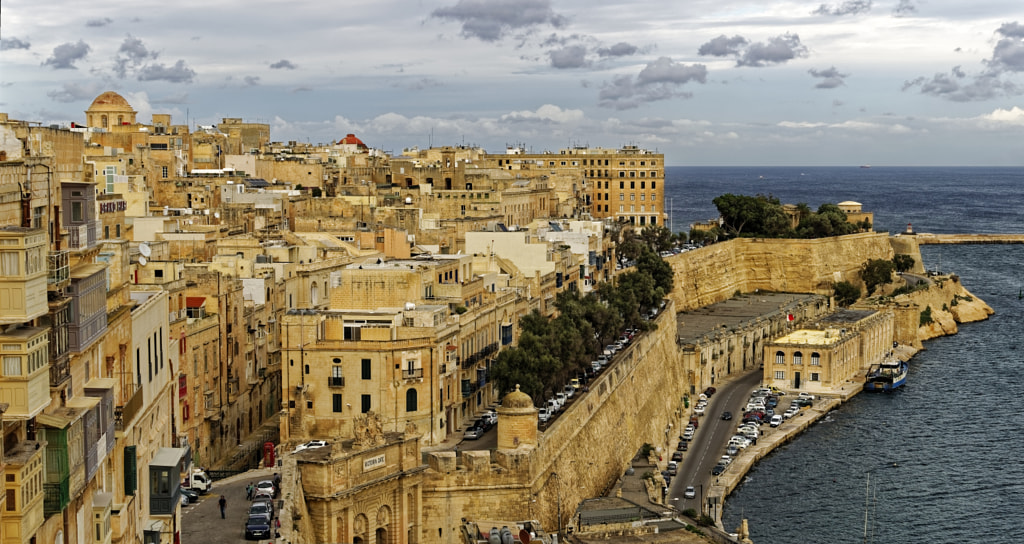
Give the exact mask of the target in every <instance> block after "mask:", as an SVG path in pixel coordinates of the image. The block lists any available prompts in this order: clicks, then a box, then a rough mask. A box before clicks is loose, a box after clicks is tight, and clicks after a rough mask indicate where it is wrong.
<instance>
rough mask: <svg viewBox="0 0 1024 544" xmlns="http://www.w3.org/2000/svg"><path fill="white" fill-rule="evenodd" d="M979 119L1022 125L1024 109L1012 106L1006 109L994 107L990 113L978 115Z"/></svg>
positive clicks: (1023, 123)
mask: <svg viewBox="0 0 1024 544" xmlns="http://www.w3.org/2000/svg"><path fill="white" fill-rule="evenodd" d="M978 119H979V120H981V121H987V122H989V123H997V124H1000V125H1017V126H1024V109H1021V108H1019V107H1017V106H1014V107H1012V108H1010V109H1008V110H1006V109H1002V108H999V109H996V110H993V111H992V113H986V114H984V115H981V116H979V117H978Z"/></svg>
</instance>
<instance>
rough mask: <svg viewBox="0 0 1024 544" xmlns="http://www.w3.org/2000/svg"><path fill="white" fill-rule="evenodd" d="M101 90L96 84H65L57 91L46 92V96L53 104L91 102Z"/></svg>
mask: <svg viewBox="0 0 1024 544" xmlns="http://www.w3.org/2000/svg"><path fill="white" fill-rule="evenodd" d="M101 92H102V90H101V89H100V88H99V86H98V85H96V84H84V85H83V84H80V83H65V84H63V85H62V86H61V88H60V89H58V90H53V91H47V93H46V96H48V97H50V99H51V100H53V101H54V102H63V103H68V102H78V101H79V100H92V99H93V98H96V95H97V94H99V93H101Z"/></svg>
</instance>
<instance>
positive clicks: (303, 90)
mask: <svg viewBox="0 0 1024 544" xmlns="http://www.w3.org/2000/svg"><path fill="white" fill-rule="evenodd" d="M312 91H313V87H295V88H294V89H292V92H293V93H308V92H312Z"/></svg>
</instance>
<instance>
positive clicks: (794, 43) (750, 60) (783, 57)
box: [736, 34, 808, 68]
mask: <svg viewBox="0 0 1024 544" xmlns="http://www.w3.org/2000/svg"><path fill="white" fill-rule="evenodd" d="M807 55H808V51H807V46H805V45H804V44H802V43H800V36H798V35H796V34H783V35H781V36H776V37H774V38H772V39H770V40H768V42H767V43H762V42H756V43H752V44H750V46H749V47H748V48H747V50H746V51H745V52H744V53H743V56H741V57H740V58H739V59H737V60H736V66H752V67H755V68H760V67H763V66H768V65H770V64H782V63H784V62H787V61H790V60H793V59H795V58H802V57H806V56H807Z"/></svg>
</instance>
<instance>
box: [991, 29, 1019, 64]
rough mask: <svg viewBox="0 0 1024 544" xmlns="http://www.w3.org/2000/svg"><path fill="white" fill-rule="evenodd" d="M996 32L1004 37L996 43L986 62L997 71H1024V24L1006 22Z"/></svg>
mask: <svg viewBox="0 0 1024 544" xmlns="http://www.w3.org/2000/svg"><path fill="white" fill-rule="evenodd" d="M996 32H997V33H999V34H1002V35H1003V36H1004V37H1003V38H1002V39H1000V40H999V41H998V42H997V43H996V46H995V48H994V49H993V50H992V58H991V59H990V60H988V61H986V64H988V65H989V67H990V68H992V69H993V70H996V71H1009V72H1024V25H1021V24H1019V23H1017V22H1012V23H1005V24H1003V25H1002V26H1000V27H999V28H998V29H997V30H996Z"/></svg>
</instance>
